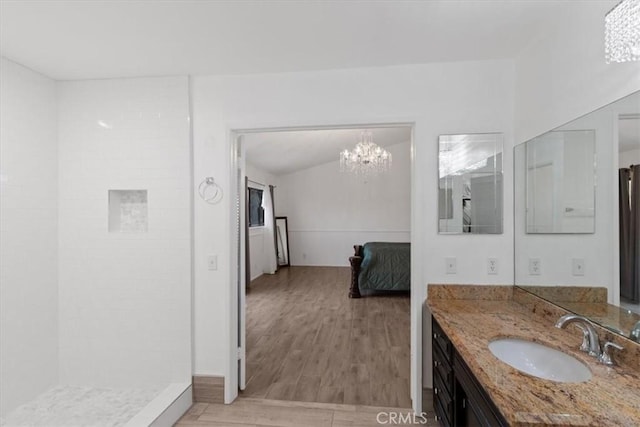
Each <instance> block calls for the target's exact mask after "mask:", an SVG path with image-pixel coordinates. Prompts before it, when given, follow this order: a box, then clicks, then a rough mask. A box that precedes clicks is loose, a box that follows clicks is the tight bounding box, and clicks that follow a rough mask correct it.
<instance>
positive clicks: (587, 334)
mask: <svg viewBox="0 0 640 427" xmlns="http://www.w3.org/2000/svg"><path fill="white" fill-rule="evenodd" d="M572 323H575V324H576V326H577V327H578V328H580V330H581V331H582V345H581V346H580V350H582V351H584V352H587V353H589V355H590V356H593V357H600V354H601V353H602V352H601V351H600V340H599V339H598V333H597V332H596V328H594V326H593V323H591V321H590V320H589V319H587V318H586V317H583V316H578V315H577V314H565V315H564V316H562V317H561V318H560V319H558V321H557V322H556V328H559V329H564V328H566V327H567V326H568V325H570V324H572Z"/></svg>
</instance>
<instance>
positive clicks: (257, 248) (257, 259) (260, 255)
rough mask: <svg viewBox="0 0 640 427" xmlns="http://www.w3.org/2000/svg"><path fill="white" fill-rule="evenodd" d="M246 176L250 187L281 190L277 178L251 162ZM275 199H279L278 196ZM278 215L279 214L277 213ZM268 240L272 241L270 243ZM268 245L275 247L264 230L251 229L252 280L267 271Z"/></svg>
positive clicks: (246, 164) (260, 228) (250, 259)
mask: <svg viewBox="0 0 640 427" xmlns="http://www.w3.org/2000/svg"><path fill="white" fill-rule="evenodd" d="M245 174H246V176H247V178H249V180H250V181H253V182H249V187H253V188H258V189H260V190H263V191H269V185H275V186H276V189H275V190H274V193H276V192H279V191H280V189H279V188H277V187H278V185H277V178H276V177H275V176H274V175H272V174H270V173H268V172H266V171H264V170H262V169H260V168H259V167H257V166H255V165H253V164H251V163H250V160H247V161H246V162H245ZM256 182H258V183H260V184H264V186H262V185H256V184H255V183H256ZM274 197H275V198H276V199H277V196H274ZM276 209H277V207H276ZM276 215H278V214H277V213H276ZM267 240H270V241H269V242H268V241H267ZM266 245H271V247H273V239H267V238H266V237H265V233H264V228H263V227H251V228H250V229H249V251H250V252H249V263H250V264H251V265H250V273H251V280H254V279H256V278H258V277H260V276H261V275H262V274H263V273H264V272H265V271H266V270H265V269H266V256H265V250H266V248H267V246H266Z"/></svg>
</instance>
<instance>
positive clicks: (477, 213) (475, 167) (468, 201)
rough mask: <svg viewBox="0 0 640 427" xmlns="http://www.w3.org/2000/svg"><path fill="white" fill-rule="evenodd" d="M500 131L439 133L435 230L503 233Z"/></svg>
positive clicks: (447, 232)
mask: <svg viewBox="0 0 640 427" xmlns="http://www.w3.org/2000/svg"><path fill="white" fill-rule="evenodd" d="M502 138H503V137H502V134H501V133H486V134H466V135H440V138H439V152H438V170H439V175H438V212H439V216H438V231H439V232H440V233H441V234H467V233H468V234H501V233H502V219H503V213H502V199H503V198H502V195H503V190H502V188H503V183H502Z"/></svg>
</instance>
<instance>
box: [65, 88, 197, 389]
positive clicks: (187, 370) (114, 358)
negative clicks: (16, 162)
mask: <svg viewBox="0 0 640 427" xmlns="http://www.w3.org/2000/svg"><path fill="white" fill-rule="evenodd" d="M188 96H189V93H188V80H187V78H186V77H171V78H144V79H118V80H100V81H81V82H61V83H59V84H58V100H59V103H58V108H59V147H60V148H59V161H60V173H59V180H60V210H59V219H60V220H59V233H60V245H59V247H60V275H59V282H60V331H61V333H60V379H61V382H62V383H66V384H76V385H91V386H94V387H158V386H162V385H166V384H167V383H170V382H181V381H189V380H190V376H191V349H190V348H191V342H190V337H191V327H190V322H191V312H190V305H191V265H190V250H191V249H190V235H191V231H190V191H191V190H190V177H191V170H190V142H189V117H188V116H189V101H188ZM109 189H146V190H147V202H148V230H147V232H146V233H109V232H108V224H109V221H108V210H109V208H108V190H109Z"/></svg>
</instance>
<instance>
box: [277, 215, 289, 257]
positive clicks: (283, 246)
mask: <svg viewBox="0 0 640 427" xmlns="http://www.w3.org/2000/svg"><path fill="white" fill-rule="evenodd" d="M276 248H277V250H278V253H277V256H278V267H285V266H288V265H289V227H288V224H287V217H286V216H277V217H276Z"/></svg>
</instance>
